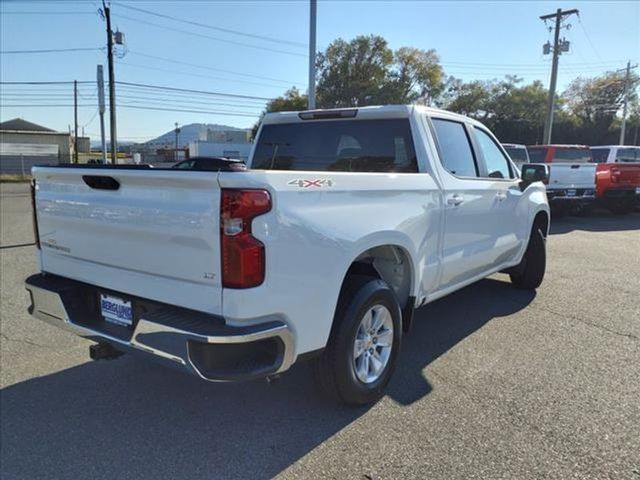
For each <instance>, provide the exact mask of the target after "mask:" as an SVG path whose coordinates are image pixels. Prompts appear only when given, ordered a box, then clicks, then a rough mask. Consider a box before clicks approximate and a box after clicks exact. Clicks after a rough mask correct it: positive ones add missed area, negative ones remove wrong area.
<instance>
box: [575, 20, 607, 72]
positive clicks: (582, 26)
mask: <svg viewBox="0 0 640 480" xmlns="http://www.w3.org/2000/svg"><path fill="white" fill-rule="evenodd" d="M576 16H577V17H578V23H579V24H580V28H582V32H583V33H584V36H585V37H587V41H588V42H589V45H591V48H592V49H593V51H594V52H595V54H596V57H598V60H600V61H602V58H600V52H598V49H597V48H596V46H595V45H594V44H593V42H592V41H591V37H590V36H589V34H588V33H587V29H586V28H584V24H583V23H582V19H581V18H580V14H578V15H576Z"/></svg>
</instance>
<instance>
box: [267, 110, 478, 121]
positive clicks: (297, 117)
mask: <svg viewBox="0 0 640 480" xmlns="http://www.w3.org/2000/svg"><path fill="white" fill-rule="evenodd" d="M414 110H417V111H419V112H420V113H424V114H438V115H443V116H446V117H448V118H451V119H452V120H453V119H457V120H462V121H466V122H470V123H472V124H475V125H482V124H481V123H480V122H478V121H476V120H473V119H472V118H469V117H465V116H464V115H460V114H458V113H453V112H449V111H447V110H441V109H439V108H432V107H425V106H423V105H380V106H368V107H348V108H330V109H318V110H302V111H294V112H272V113H267V114H266V115H265V116H264V119H263V120H262V123H263V124H265V125H270V124H274V123H298V122H304V121H306V120H312V119H313V120H339V119H346V118H353V117H356V118H358V119H360V120H363V119H365V120H379V119H386V118H409V117H410V116H411V114H412V113H413V111H414ZM353 112H355V113H353ZM314 114H316V115H317V116H318V118H313V115H314ZM332 114H333V115H332ZM301 115H308V116H309V118H306V119H305V118H302V117H301Z"/></svg>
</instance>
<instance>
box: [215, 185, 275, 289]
mask: <svg viewBox="0 0 640 480" xmlns="http://www.w3.org/2000/svg"><path fill="white" fill-rule="evenodd" d="M269 210H271V196H270V195H269V192H267V191H266V190H241V189H222V202H221V206H220V247H221V256H222V286H223V287H225V288H251V287H257V286H258V285H260V284H261V283H262V282H263V281H264V273H265V254H264V245H263V243H262V242H261V241H260V240H258V239H257V238H255V237H254V236H253V235H252V234H251V222H252V220H253V219H254V218H255V217H257V216H258V215H262V214H264V213H267V212H268V211H269Z"/></svg>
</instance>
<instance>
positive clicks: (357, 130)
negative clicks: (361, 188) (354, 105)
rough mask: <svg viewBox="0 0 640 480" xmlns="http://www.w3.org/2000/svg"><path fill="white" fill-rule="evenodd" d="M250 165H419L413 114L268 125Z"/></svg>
mask: <svg viewBox="0 0 640 480" xmlns="http://www.w3.org/2000/svg"><path fill="white" fill-rule="evenodd" d="M251 167H252V168H253V169H257V170H302V171H336V172H397V173H411V172H417V171H418V164H417V160H416V153H415V149H414V146H413V138H412V137H411V128H410V126H409V120H408V119H389V120H336V121H324V122H322V121H320V122H319V121H316V122H313V121H307V122H300V123H286V124H272V125H265V126H264V127H263V128H262V133H261V134H260V137H259V138H258V143H257V146H256V151H255V154H254V157H253V163H252V166H251Z"/></svg>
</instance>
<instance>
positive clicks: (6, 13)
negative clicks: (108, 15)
mask: <svg viewBox="0 0 640 480" xmlns="http://www.w3.org/2000/svg"><path fill="white" fill-rule="evenodd" d="M2 15H96V12H74V11H68V12H60V11H55V10H51V11H34V12H2Z"/></svg>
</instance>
